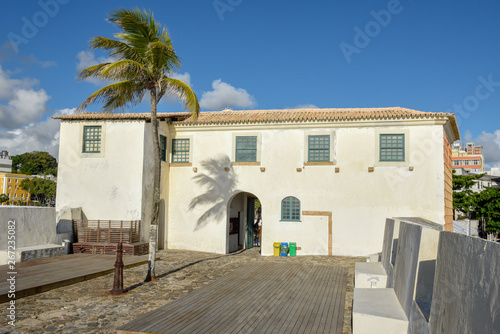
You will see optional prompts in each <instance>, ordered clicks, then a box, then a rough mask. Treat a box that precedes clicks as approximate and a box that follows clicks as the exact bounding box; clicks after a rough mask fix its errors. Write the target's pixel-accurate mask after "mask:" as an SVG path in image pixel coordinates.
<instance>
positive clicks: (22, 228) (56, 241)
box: [0, 206, 73, 265]
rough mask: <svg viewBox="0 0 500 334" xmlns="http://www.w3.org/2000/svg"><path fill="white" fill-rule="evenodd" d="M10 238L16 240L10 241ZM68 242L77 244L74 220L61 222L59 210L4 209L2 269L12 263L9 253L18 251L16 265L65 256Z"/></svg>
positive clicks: (0, 234)
mask: <svg viewBox="0 0 500 334" xmlns="http://www.w3.org/2000/svg"><path fill="white" fill-rule="evenodd" d="M9 226H10V228H9ZM9 231H10V232H9ZM9 236H14V237H15V238H12V237H11V239H10V240H9V239H8V237H9ZM64 240H69V241H73V228H72V225H71V220H69V222H67V221H64V220H61V219H58V217H56V211H55V208H45V207H43V208H42V207H25V206H1V207H0V265H1V264H6V263H7V261H8V260H9V258H8V257H10V256H11V255H9V253H8V251H9V250H10V251H14V253H15V261H16V262H20V261H26V260H30V259H36V258H40V257H49V256H57V255H62V254H65V253H66V248H65V247H63V246H62V243H63V241H64ZM8 241H14V243H10V244H9V243H8ZM8 246H14V247H15V249H14V247H11V248H9V247H8ZM68 249H69V248H68ZM10 259H11V260H14V259H13V258H10Z"/></svg>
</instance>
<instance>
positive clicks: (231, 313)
mask: <svg viewBox="0 0 500 334" xmlns="http://www.w3.org/2000/svg"><path fill="white" fill-rule="evenodd" d="M276 269H277V267H275V266H269V265H268V266H266V267H261V268H259V269H258V270H256V274H257V275H253V280H248V279H247V280H244V281H240V284H239V287H238V291H237V292H236V294H235V298H236V300H237V303H235V304H231V303H225V305H224V306H223V307H220V308H217V309H216V308H214V309H213V310H212V312H211V313H210V314H208V318H207V320H210V319H209V317H210V316H211V315H217V318H215V319H214V320H213V321H212V324H211V326H206V327H205V329H204V330H203V328H200V329H201V331H199V332H205V330H207V331H213V332H218V331H219V330H221V329H220V328H221V327H223V328H225V327H227V323H228V322H232V321H234V319H235V318H237V317H238V316H239V315H240V314H241V313H244V310H248V309H249V308H250V309H251V308H254V307H255V303H256V301H258V296H259V294H260V292H262V293H265V294H268V293H272V289H273V286H274V284H269V285H267V286H266V287H265V288H264V289H263V290H262V291H259V289H260V288H261V284H259V283H257V282H258V280H261V279H262V277H263V276H272V277H276V275H279V273H278V272H275V271H276ZM241 295H246V297H245V298H239V297H241ZM228 299H231V298H228ZM184 332H186V333H189V331H184ZM195 333H197V332H195Z"/></svg>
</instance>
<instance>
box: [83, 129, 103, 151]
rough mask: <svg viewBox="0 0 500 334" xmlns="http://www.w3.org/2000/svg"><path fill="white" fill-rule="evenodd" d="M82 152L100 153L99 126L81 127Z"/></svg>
mask: <svg viewBox="0 0 500 334" xmlns="http://www.w3.org/2000/svg"><path fill="white" fill-rule="evenodd" d="M83 153H101V126H84V127H83Z"/></svg>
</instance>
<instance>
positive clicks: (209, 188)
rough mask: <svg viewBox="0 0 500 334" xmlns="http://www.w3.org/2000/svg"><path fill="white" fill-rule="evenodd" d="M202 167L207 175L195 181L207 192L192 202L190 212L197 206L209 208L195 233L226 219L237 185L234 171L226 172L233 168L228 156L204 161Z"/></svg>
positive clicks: (196, 177) (196, 178)
mask: <svg viewBox="0 0 500 334" xmlns="http://www.w3.org/2000/svg"><path fill="white" fill-rule="evenodd" d="M201 167H202V169H203V171H204V172H205V173H203V174H198V175H196V176H195V177H193V180H194V181H195V183H197V184H198V185H199V186H200V188H203V189H205V190H206V191H205V193H203V194H201V195H199V196H196V197H195V198H193V199H192V200H191V203H189V210H190V211H191V210H194V209H195V208H196V207H197V206H202V207H206V206H209V208H208V209H207V210H206V211H205V212H204V213H203V214H202V215H201V216H200V217H199V218H198V220H197V222H196V227H195V229H194V230H195V231H197V230H199V229H201V228H203V227H205V226H206V225H207V224H208V223H209V222H210V221H216V222H220V221H221V219H222V218H225V216H224V213H225V212H226V210H227V203H228V201H229V200H230V198H231V196H232V194H233V193H234V191H235V190H236V184H237V177H236V174H235V173H234V170H233V169H232V168H231V169H230V170H229V171H226V168H228V167H231V159H229V157H228V156H226V155H221V156H218V157H216V158H211V159H207V160H204V161H202V162H201Z"/></svg>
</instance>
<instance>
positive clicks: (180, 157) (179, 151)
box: [172, 138, 189, 163]
mask: <svg viewBox="0 0 500 334" xmlns="http://www.w3.org/2000/svg"><path fill="white" fill-rule="evenodd" d="M172 162H174V163H175V162H189V138H185V139H172Z"/></svg>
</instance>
